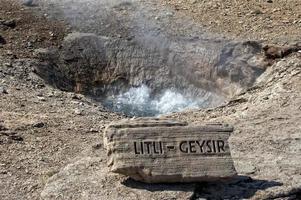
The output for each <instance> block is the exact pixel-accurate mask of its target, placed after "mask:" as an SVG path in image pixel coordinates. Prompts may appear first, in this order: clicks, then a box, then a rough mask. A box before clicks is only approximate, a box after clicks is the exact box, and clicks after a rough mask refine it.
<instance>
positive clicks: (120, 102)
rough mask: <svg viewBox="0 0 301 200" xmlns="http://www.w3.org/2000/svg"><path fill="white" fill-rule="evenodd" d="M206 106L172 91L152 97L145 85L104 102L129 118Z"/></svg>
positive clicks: (108, 98) (199, 101)
mask: <svg viewBox="0 0 301 200" xmlns="http://www.w3.org/2000/svg"><path fill="white" fill-rule="evenodd" d="M205 104H206V102H205V100H202V99H200V98H193V97H189V96H185V95H183V94H181V93H179V92H177V91H175V90H172V89H167V90H165V91H164V92H162V93H161V94H159V95H156V96H155V97H152V96H151V89H150V88H148V87H147V86H145V85H142V86H140V87H137V88H131V89H129V90H128V91H127V92H125V93H122V94H119V95H116V96H110V97H107V99H106V100H105V101H104V105H105V106H106V107H107V108H109V109H110V110H112V111H115V112H121V113H124V114H126V115H128V116H158V115H161V114H168V113H172V112H179V111H182V110H184V109H193V108H201V107H206V106H205Z"/></svg>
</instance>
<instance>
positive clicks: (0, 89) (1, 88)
mask: <svg viewBox="0 0 301 200" xmlns="http://www.w3.org/2000/svg"><path fill="white" fill-rule="evenodd" d="M0 94H8V93H7V90H6V89H5V88H4V87H3V86H0Z"/></svg>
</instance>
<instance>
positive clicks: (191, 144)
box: [104, 118, 236, 183]
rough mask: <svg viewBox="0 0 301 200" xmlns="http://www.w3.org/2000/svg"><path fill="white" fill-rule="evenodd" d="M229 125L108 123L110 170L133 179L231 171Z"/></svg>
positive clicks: (193, 177)
mask: <svg viewBox="0 0 301 200" xmlns="http://www.w3.org/2000/svg"><path fill="white" fill-rule="evenodd" d="M231 132H233V127H230V126H229V125H222V124H211V125H194V126H189V125H187V124H186V123H180V122H176V121H168V120H162V119H156V118H149V119H143V118H141V119H137V120H123V121H119V122H115V123H112V124H110V125H109V126H108V127H107V129H106V131H105V133H104V145H105V148H106V150H107V155H108V167H109V169H110V171H111V172H115V173H120V174H123V175H127V176H130V177H131V178H133V179H135V180H137V181H143V182H148V183H158V182H163V183H167V182H197V181H198V182H200V181H212V180H223V179H226V178H231V177H234V176H235V175H236V171H235V168H234V165H233V161H232V158H231V153H230V149H229V144H228V138H229V136H230V134H231Z"/></svg>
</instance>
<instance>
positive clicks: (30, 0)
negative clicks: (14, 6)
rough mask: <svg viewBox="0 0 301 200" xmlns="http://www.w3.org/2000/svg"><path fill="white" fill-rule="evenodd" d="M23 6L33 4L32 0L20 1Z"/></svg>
mask: <svg viewBox="0 0 301 200" xmlns="http://www.w3.org/2000/svg"><path fill="white" fill-rule="evenodd" d="M22 4H23V5H24V6H33V5H34V4H33V0H23V3H22Z"/></svg>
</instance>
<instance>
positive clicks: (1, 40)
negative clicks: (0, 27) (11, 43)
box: [0, 35, 6, 44]
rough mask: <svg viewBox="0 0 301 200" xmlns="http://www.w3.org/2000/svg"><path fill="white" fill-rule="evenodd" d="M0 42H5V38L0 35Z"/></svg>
mask: <svg viewBox="0 0 301 200" xmlns="http://www.w3.org/2000/svg"><path fill="white" fill-rule="evenodd" d="M0 44H6V40H5V39H4V38H3V37H2V36H1V35H0Z"/></svg>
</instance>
